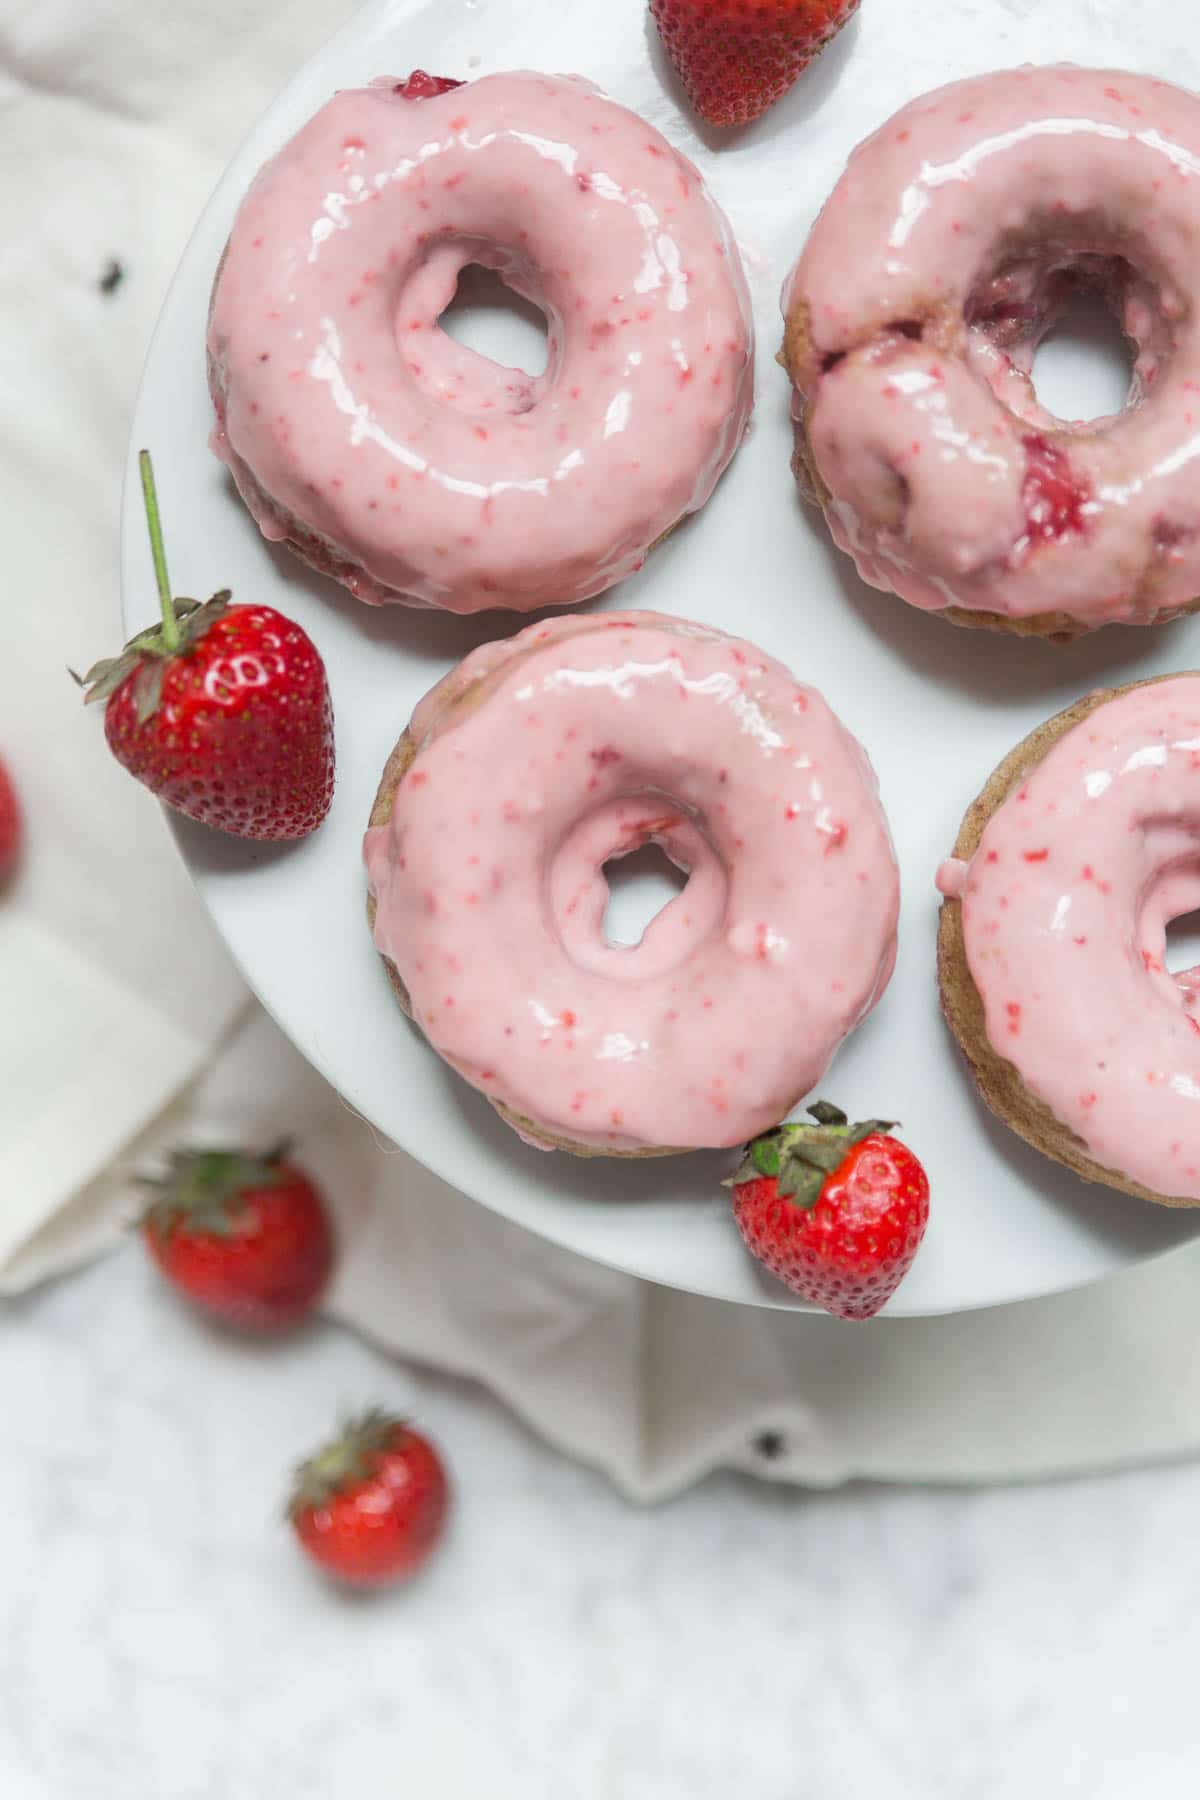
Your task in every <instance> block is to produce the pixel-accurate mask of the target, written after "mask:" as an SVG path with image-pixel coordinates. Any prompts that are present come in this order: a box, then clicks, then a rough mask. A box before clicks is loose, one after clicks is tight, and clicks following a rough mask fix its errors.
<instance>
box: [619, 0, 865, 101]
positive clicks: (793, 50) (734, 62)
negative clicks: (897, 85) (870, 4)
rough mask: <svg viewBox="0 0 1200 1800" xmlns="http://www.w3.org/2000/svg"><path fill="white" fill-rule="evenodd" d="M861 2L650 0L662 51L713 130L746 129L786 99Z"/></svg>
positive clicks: (809, 0)
mask: <svg viewBox="0 0 1200 1800" xmlns="http://www.w3.org/2000/svg"><path fill="white" fill-rule="evenodd" d="M857 8H858V0H650V11H651V14H652V15H653V17H654V22H655V24H656V25H657V26H658V30H659V35H660V37H661V38H662V41H663V48H664V49H665V50H666V53H667V55H668V56H669V57H670V59H671V61H672V63H673V64H674V66H675V69H676V72H677V73H678V75H679V79H680V80H681V81H682V83H683V85H684V88H685V89H686V91H687V96H688V99H689V100H690V101H691V103H692V105H693V106H694V107H695V109H696V111H697V112H698V113H699V114H700V117H701V118H702V119H707V120H708V122H709V124H710V125H746V124H748V123H749V122H750V120H751V119H757V118H758V116H759V114H760V113H765V112H766V110H767V108H768V107H769V106H773V105H774V104H775V102H776V100H778V99H779V98H780V96H781V95H783V94H786V92H787V90H788V89H789V88H790V87H791V85H792V83H793V82H794V81H795V79H796V77H797V76H798V75H799V73H800V71H801V70H802V69H803V68H805V67H806V66H807V64H809V63H810V62H811V61H812V59H813V57H814V56H816V55H817V53H818V52H819V51H821V50H823V49H824V48H825V45H826V44H827V43H828V42H829V40H830V39H831V38H833V37H835V36H836V35H837V33H838V32H839V31H840V30H841V28H842V26H843V25H844V24H845V23H846V20H847V19H848V18H850V16H851V15H852V14H853V13H854V12H855V11H856V10H857Z"/></svg>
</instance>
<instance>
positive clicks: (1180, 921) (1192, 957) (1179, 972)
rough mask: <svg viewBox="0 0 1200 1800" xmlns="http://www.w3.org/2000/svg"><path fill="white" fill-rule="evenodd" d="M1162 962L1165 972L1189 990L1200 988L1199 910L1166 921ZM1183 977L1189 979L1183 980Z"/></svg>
mask: <svg viewBox="0 0 1200 1800" xmlns="http://www.w3.org/2000/svg"><path fill="white" fill-rule="evenodd" d="M1163 961H1164V963H1165V964H1166V967H1167V972H1168V974H1170V975H1173V976H1174V977H1175V979H1176V981H1181V983H1182V985H1183V986H1184V987H1186V988H1188V989H1189V990H1191V989H1194V988H1195V987H1200V910H1198V911H1195V912H1188V913H1181V914H1180V916H1179V917H1178V918H1176V919H1169V920H1168V921H1167V935H1166V947H1165V950H1164V952H1163ZM1184 977H1191V978H1192V979H1190V980H1184V979H1182V978H1184Z"/></svg>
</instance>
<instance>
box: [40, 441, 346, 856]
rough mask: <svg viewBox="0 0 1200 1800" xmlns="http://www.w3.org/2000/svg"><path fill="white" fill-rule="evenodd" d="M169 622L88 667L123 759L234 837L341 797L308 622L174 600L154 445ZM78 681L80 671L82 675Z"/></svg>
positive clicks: (294, 826) (325, 689) (284, 825)
mask: <svg viewBox="0 0 1200 1800" xmlns="http://www.w3.org/2000/svg"><path fill="white" fill-rule="evenodd" d="M140 464H141V472H142V491H143V493H144V495H145V500H146V517H147V520H148V522H149V526H150V543H151V547H152V549H153V552H154V572H155V576H156V577H157V580H158V593H159V601H160V604H161V607H162V623H161V624H160V625H154V626H151V627H150V628H149V630H147V631H140V632H139V633H138V635H137V636H136V637H135V638H131V639H130V641H129V643H128V644H126V646H125V648H124V650H123V651H122V653H121V655H120V656H118V657H114V658H112V659H111V660H108V661H105V662H99V663H97V664H96V666H95V668H93V669H89V670H88V673H87V674H86V675H85V676H84V677H83V679H82V681H81V682H80V685H81V686H82V687H86V688H87V695H86V698H87V700H88V702H89V703H91V702H93V701H97V700H103V701H105V702H106V705H105V709H104V735H105V737H106V738H107V739H108V747H109V749H110V750H111V751H112V753H113V755H114V756H115V757H116V759H117V761H118V762H119V763H121V764H122V765H123V766H124V767H125V768H126V769H128V770H129V772H130V774H131V775H136V777H137V779H138V780H139V781H143V782H145V784H146V786H147V787H148V788H149V789H150V790H151V791H152V792H153V793H155V794H157V795H158V797H159V799H160V800H164V801H165V802H166V803H167V805H168V806H173V807H175V808H176V810H177V811H179V812H182V813H186V814H187V815H188V817H189V818H190V819H198V820H199V821H200V822H201V824H203V825H211V826H213V827H214V828H215V829H216V830H218V831H227V832H229V833H231V834H232V836H234V837H245V838H267V839H281V838H299V837H306V836H307V835H308V833H309V832H310V831H315V830H316V828H317V826H318V825H319V824H320V823H321V821H322V819H323V818H324V817H325V815H326V813H327V812H328V811H329V803H330V801H331V799H332V798H333V709H332V707H331V705H330V700H329V685H328V683H327V681H326V679H325V665H324V663H323V662H322V661H321V658H320V656H319V654H318V652H317V650H316V647H315V645H314V644H313V642H312V640H311V638H309V637H308V635H307V633H305V632H303V631H301V629H300V627H299V626H298V625H295V624H293V623H292V621H291V620H290V619H285V618H284V616H283V614H282V613H278V612H276V611H275V609H274V607H271V606H231V605H230V604H229V598H230V596H229V590H228V589H227V588H226V589H224V590H223V591H222V592H221V593H219V594H214V595H213V597H212V599H211V600H207V601H205V602H204V604H203V605H201V604H200V603H199V601H196V600H172V598H171V588H170V584H169V582H168V580H167V563H166V555H165V553H164V550H163V541H162V528H161V525H160V523H159V516H158V501H157V498H156V496H155V492H154V475H153V471H152V470H151V467H150V457H149V453H148V452H147V451H145V450H143V451H142V453H141V457H140ZM76 679H77V680H78V679H79V677H76Z"/></svg>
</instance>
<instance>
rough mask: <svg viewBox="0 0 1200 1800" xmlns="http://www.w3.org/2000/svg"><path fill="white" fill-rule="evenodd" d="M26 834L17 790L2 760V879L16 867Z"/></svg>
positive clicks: (0, 808) (0, 774) (0, 859)
mask: <svg viewBox="0 0 1200 1800" xmlns="http://www.w3.org/2000/svg"><path fill="white" fill-rule="evenodd" d="M24 836H25V831H24V826H23V824H22V821H21V803H20V801H19V800H18V799H17V790H16V788H15V787H14V786H13V784H12V777H11V776H10V775H9V772H8V770H7V769H6V768H5V766H4V764H3V763H2V762H0V881H7V880H8V878H9V876H10V875H11V874H12V872H13V870H14V869H15V868H16V866H17V861H18V859H19V857H20V854H21V843H22V840H23V839H24Z"/></svg>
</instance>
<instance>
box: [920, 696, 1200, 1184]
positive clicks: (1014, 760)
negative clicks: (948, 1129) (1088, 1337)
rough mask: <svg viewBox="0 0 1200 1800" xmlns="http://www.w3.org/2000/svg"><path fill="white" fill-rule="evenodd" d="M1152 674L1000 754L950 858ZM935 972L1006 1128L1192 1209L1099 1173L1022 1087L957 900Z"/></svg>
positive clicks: (1086, 1175)
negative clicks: (977, 976)
mask: <svg viewBox="0 0 1200 1800" xmlns="http://www.w3.org/2000/svg"><path fill="white" fill-rule="evenodd" d="M1186 672H1187V671H1176V672H1174V673H1172V674H1170V675H1152V676H1150V677H1149V678H1148V679H1146V680H1144V681H1130V682H1126V683H1124V685H1122V686H1120V687H1113V688H1101V689H1098V690H1097V691H1096V692H1094V693H1091V694H1087V695H1085V696H1084V697H1083V699H1081V700H1076V701H1074V702H1073V703H1072V704H1071V705H1070V706H1068V707H1065V708H1064V709H1063V711H1062V712H1059V713H1055V714H1054V716H1053V717H1052V718H1049V719H1046V720H1044V721H1043V722H1042V724H1040V725H1037V726H1035V727H1034V729H1033V730H1032V731H1031V732H1030V733H1029V735H1028V736H1027V737H1025V738H1023V739H1022V741H1021V742H1020V743H1019V744H1017V745H1016V746H1015V747H1014V748H1013V749H1012V750H1010V751H1009V753H1008V755H1007V756H1006V757H1005V758H1004V759H1003V761H1001V762H1000V763H999V764H997V766H996V768H995V769H994V770H993V771H992V773H991V775H990V776H989V777H988V779H987V782H986V783H985V784H984V787H983V788H982V790H981V791H980V793H979V794H978V795H977V796H976V797H975V799H974V800H973V801H972V802H971V804H970V806H969V807H968V808H967V810H966V812H965V813H964V815H963V819H962V823H961V825H960V826H959V830H958V836H957V838H956V840H955V843H954V849H953V852H952V854H953V855H954V856H956V857H961V858H962V859H963V860H964V861H969V859H970V858H971V857H972V856H974V854H975V852H976V850H977V849H978V847H979V840H980V838H981V837H982V836H983V832H984V828H985V826H986V825H987V823H988V820H989V819H990V818H991V817H992V815H993V813H995V812H996V811H997V810H998V809H999V808H1000V807H1001V806H1003V805H1004V803H1005V801H1006V800H1007V799H1008V798H1009V796H1010V795H1011V794H1012V793H1013V791H1014V790H1015V789H1016V788H1018V787H1019V786H1020V785H1021V783H1022V782H1023V781H1024V780H1025V779H1026V777H1027V776H1028V775H1030V774H1031V773H1032V771H1033V770H1034V769H1036V768H1037V766H1038V764H1039V763H1041V762H1042V761H1043V759H1044V758H1045V757H1046V756H1047V755H1048V754H1049V752H1050V751H1051V750H1052V749H1053V748H1054V745H1055V744H1057V743H1058V741H1059V739H1060V738H1062V737H1065V736H1066V734H1067V732H1069V731H1071V730H1073V729H1074V727H1075V726H1076V725H1079V724H1081V723H1082V721H1083V720H1084V719H1086V718H1088V717H1089V716H1090V715H1091V714H1092V713H1094V712H1096V711H1097V710H1098V709H1099V708H1100V707H1102V706H1106V705H1107V704H1108V703H1109V701H1110V700H1116V699H1118V698H1119V697H1120V696H1121V695H1122V694H1128V693H1132V692H1133V691H1134V689H1135V688H1142V687H1155V686H1157V685H1158V684H1159V683H1160V682H1163V681H1174V680H1177V679H1178V676H1179V674H1181V673H1186ZM937 975H938V988H939V992H940V995H941V1004H942V1015H943V1017H944V1018H945V1021H946V1024H947V1026H948V1027H949V1029H950V1032H951V1035H952V1036H953V1037H954V1039H955V1040H956V1042H957V1044H958V1047H959V1049H960V1050H961V1052H962V1054H963V1057H964V1059H965V1061H966V1064H967V1067H968V1069H969V1070H970V1073H971V1076H972V1079H973V1080H974V1082H975V1086H976V1088H977V1089H978V1091H979V1095H980V1098H981V1099H982V1100H983V1101H984V1102H985V1103H986V1104H987V1106H988V1107H989V1108H990V1109H991V1111H992V1112H993V1113H995V1115H996V1117H997V1118H998V1119H1000V1120H1002V1121H1003V1123H1004V1124H1005V1125H1007V1126H1008V1127H1009V1129H1010V1130H1011V1131H1014V1132H1015V1133H1016V1135H1017V1136H1018V1137H1020V1138H1024V1140H1025V1142H1026V1143H1027V1144H1029V1145H1031V1146H1032V1147H1033V1149H1035V1150H1038V1151H1040V1152H1041V1154H1042V1155H1043V1156H1046V1157H1049V1159H1050V1160H1051V1161H1052V1162H1056V1163H1060V1164H1061V1165H1062V1166H1063V1167H1064V1168H1067V1169H1070V1170H1071V1171H1072V1172H1073V1173H1074V1174H1076V1175H1079V1176H1081V1177H1082V1179H1083V1180H1084V1181H1094V1182H1099V1183H1101V1184H1102V1185H1103V1186H1105V1187H1110V1188H1115V1189H1117V1190H1118V1191H1119V1192H1121V1193H1123V1194H1132V1195H1133V1196H1134V1197H1135V1198H1137V1199H1139V1200H1149V1201H1152V1202H1153V1203H1154V1204H1155V1205H1157V1206H1170V1207H1193V1206H1198V1205H1200V1201H1197V1200H1192V1199H1188V1198H1186V1197H1180V1196H1177V1195H1175V1196H1173V1195H1170V1194H1159V1193H1155V1192H1154V1191H1153V1189H1151V1188H1146V1187H1143V1186H1142V1185H1141V1184H1140V1183H1139V1182H1136V1181H1133V1180H1131V1179H1130V1177H1129V1176H1127V1175H1124V1174H1122V1173H1121V1172H1120V1171H1119V1170H1117V1169H1108V1168H1105V1167H1104V1166H1103V1165H1102V1164H1100V1163H1098V1162H1095V1161H1094V1160H1093V1159H1092V1157H1090V1156H1089V1155H1088V1153H1087V1151H1086V1149H1085V1147H1084V1145H1083V1143H1082V1141H1081V1140H1080V1139H1079V1138H1077V1137H1076V1136H1075V1134H1074V1132H1073V1131H1071V1130H1070V1129H1069V1127H1067V1126H1066V1125H1064V1124H1063V1123H1062V1121H1061V1120H1060V1119H1059V1118H1057V1117H1056V1115H1055V1114H1054V1113H1053V1112H1052V1111H1051V1109H1050V1108H1049V1107H1048V1106H1047V1105H1046V1103H1045V1101H1044V1100H1039V1099H1038V1097H1037V1096H1036V1095H1035V1094H1034V1093H1033V1092H1032V1090H1031V1089H1030V1088H1028V1087H1027V1086H1026V1085H1025V1082H1024V1081H1023V1079H1022V1078H1021V1076H1020V1074H1019V1073H1018V1071H1017V1070H1016V1068H1015V1067H1014V1066H1013V1064H1012V1063H1010V1062H1009V1061H1008V1060H1007V1059H1006V1058H1005V1057H1003V1056H1001V1055H1000V1054H999V1052H998V1051H997V1050H996V1049H995V1048H994V1046H993V1045H992V1043H991V1040H990V1039H989V1037H988V1035H987V1022H986V1018H985V1014H984V1007H983V1000H982V997H981V995H980V993H979V990H978V988H977V987H976V986H975V980H974V977H973V976H972V974H971V969H970V965H969V963H968V961H967V950H966V939H965V936H964V933H963V927H962V902H961V901H960V900H956V899H950V898H947V899H944V900H943V901H942V905H941V911H940V916H939V919H938V934H937Z"/></svg>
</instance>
